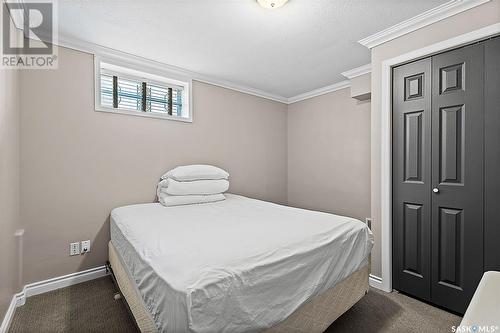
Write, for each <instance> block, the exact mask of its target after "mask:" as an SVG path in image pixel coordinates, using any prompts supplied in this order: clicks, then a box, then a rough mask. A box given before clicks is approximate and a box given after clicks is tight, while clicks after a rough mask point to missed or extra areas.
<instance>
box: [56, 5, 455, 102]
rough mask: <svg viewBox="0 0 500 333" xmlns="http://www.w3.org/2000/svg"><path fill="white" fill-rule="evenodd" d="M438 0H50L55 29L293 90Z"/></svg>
mask: <svg viewBox="0 0 500 333" xmlns="http://www.w3.org/2000/svg"><path fill="white" fill-rule="evenodd" d="M444 2H446V0H419V1H415V0H290V1H289V2H288V3H287V4H286V5H285V6H284V7H282V8H280V9H277V10H266V9H263V8H262V7H260V6H259V5H258V4H257V2H256V1H255V0H165V1H148V0H143V1H137V0H107V1H94V0H85V1H83V0H77V1H75V0H73V1H59V2H58V3H59V7H58V10H59V33H60V34H61V35H62V36H64V37H67V38H76V39H79V40H84V41H88V42H92V43H96V44H99V45H103V46H106V47H110V48H114V49H117V50H120V51H124V52H128V53H132V54H136V55H139V56H143V57H145V58H148V59H153V60H156V61H160V62H163V63H167V64H169V65H174V66H178V67H182V68H185V69H188V70H191V71H195V72H198V73H200V74H203V75H207V76H211V77H214V78H216V79H220V80H226V81H230V82H233V83H236V84H239V85H243V86H247V87H251V88H255V89H260V90H263V91H265V92H268V93H271V94H276V95H280V96H283V97H292V96H295V95H298V94H300V93H304V92H308V91H311V90H314V89H317V88H320V87H324V86H327V85H330V84H333V83H336V82H339V81H342V80H343V77H342V76H341V75H340V73H341V72H343V71H346V70H349V69H352V68H354V67H358V66H361V65H364V64H367V63H369V62H370V52H369V50H368V49H366V48H364V47H363V46H361V45H359V44H358V43H357V41H358V40H359V39H361V38H364V37H366V36H368V35H371V34H373V33H375V32H378V31H380V30H383V29H385V28H387V27H389V26H391V25H394V24H396V23H398V22H401V21H403V20H405V19H408V18H410V17H412V16H415V15H417V14H419V13H422V12H424V11H426V10H428V9H431V8H433V7H436V6H438V5H440V4H442V3H444Z"/></svg>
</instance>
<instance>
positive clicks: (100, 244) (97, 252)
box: [77, 212, 111, 272]
mask: <svg viewBox="0 0 500 333" xmlns="http://www.w3.org/2000/svg"><path fill="white" fill-rule="evenodd" d="M110 213H111V212H110ZM109 221H110V218H109V215H108V217H107V218H106V220H104V222H103V223H102V225H101V228H100V229H99V231H98V232H97V234H96V235H95V237H94V239H91V240H90V243H91V250H90V252H89V253H84V254H80V256H82V257H83V258H82V260H81V262H80V266H79V267H78V269H77V272H80V271H84V270H87V269H91V268H95V267H99V266H102V265H105V264H106V261H107V258H108V242H109V240H110V231H109V225H110V224H109V223H110V222H109Z"/></svg>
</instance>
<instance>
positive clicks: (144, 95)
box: [96, 66, 190, 119]
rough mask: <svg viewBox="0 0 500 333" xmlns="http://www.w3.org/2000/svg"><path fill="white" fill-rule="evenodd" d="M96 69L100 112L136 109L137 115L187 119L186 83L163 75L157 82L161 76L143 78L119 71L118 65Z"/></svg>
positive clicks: (132, 72)
mask: <svg viewBox="0 0 500 333" xmlns="http://www.w3.org/2000/svg"><path fill="white" fill-rule="evenodd" d="M108 67H110V68H108ZM99 72H100V74H99V78H98V79H99V82H100V85H99V96H100V100H99V102H100V108H102V109H103V110H102V111H113V110H115V111H120V110H121V111H127V113H128V112H140V113H141V114H140V115H148V114H149V115H153V116H165V117H167V118H168V117H173V118H183V119H190V114H189V109H188V108H187V105H186V104H187V103H186V101H187V93H188V89H187V88H188V86H187V83H186V84H185V85H181V84H175V83H177V82H175V83H174V82H172V83H170V82H168V81H167V80H168V79H167V78H165V82H161V79H163V78H161V77H160V78H159V79H158V77H155V79H156V80H152V79H149V78H147V77H146V76H147V74H146V73H141V72H138V71H136V70H127V69H125V68H123V69H122V71H120V67H118V66H106V67H101V68H100V71H99ZM141 74H145V75H141ZM144 77H146V78H144ZM96 79H97V78H96ZM172 81H173V80H172ZM98 111H101V110H98ZM120 113H121V112H120Z"/></svg>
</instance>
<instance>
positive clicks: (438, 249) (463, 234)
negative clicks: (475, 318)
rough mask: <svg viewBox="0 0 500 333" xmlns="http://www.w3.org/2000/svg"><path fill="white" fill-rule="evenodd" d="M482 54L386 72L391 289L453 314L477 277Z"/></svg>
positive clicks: (464, 51)
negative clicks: (389, 77) (389, 76)
mask: <svg viewBox="0 0 500 333" xmlns="http://www.w3.org/2000/svg"><path fill="white" fill-rule="evenodd" d="M483 48H484V46H483V45H482V44H477V45H474V46H469V47H465V48H461V49H458V50H454V51H450V52H447V53H443V54H440V55H436V56H434V57H432V58H427V59H423V60H420V61H417V62H413V63H410V64H407V65H403V66H400V67H397V68H395V69H394V70H393V218H392V219H393V284H394V288H395V289H397V290H401V291H403V292H406V293H408V294H411V295H414V296H416V297H418V298H421V299H424V300H427V301H430V302H433V303H435V304H438V305H441V306H443V307H446V308H448V309H450V310H453V311H456V312H461V313H463V312H465V309H466V307H467V305H468V303H469V301H470V299H471V297H472V295H473V293H474V290H475V288H476V287H477V284H478V283H479V280H480V279H481V276H482V273H483V186H484V185H483V184H484V179H483V163H484V162H483V161H484V156H483V155H484V135H483V133H484V107H483V90H484V87H483V85H484V64H483V52H484V51H483Z"/></svg>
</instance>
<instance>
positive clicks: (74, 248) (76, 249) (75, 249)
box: [69, 242, 80, 256]
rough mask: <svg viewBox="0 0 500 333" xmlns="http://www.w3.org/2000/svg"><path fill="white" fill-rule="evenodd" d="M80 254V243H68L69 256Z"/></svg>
mask: <svg viewBox="0 0 500 333" xmlns="http://www.w3.org/2000/svg"><path fill="white" fill-rule="evenodd" d="M78 254H80V243H79V242H76V243H70V244H69V255H70V256H76V255H78Z"/></svg>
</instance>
